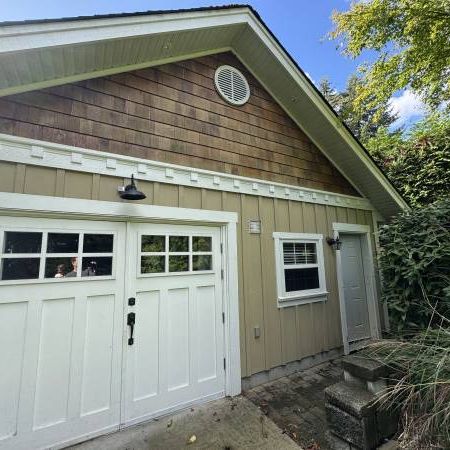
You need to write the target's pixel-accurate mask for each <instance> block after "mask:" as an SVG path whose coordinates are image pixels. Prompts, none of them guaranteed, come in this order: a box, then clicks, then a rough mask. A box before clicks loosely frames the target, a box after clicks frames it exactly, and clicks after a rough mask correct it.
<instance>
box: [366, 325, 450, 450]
mask: <svg viewBox="0 0 450 450" xmlns="http://www.w3.org/2000/svg"><path fill="white" fill-rule="evenodd" d="M365 353H366V355H367V356H370V357H371V358H374V359H377V360H381V361H383V362H384V363H385V364H387V365H388V366H389V367H391V368H392V370H393V372H394V373H395V374H397V375H394V377H393V379H392V384H391V385H390V386H389V387H388V388H387V389H386V391H385V392H384V393H383V394H382V395H381V396H380V398H379V402H381V403H384V404H389V405H390V406H391V407H400V408H401V417H402V423H401V428H402V432H401V435H400V436H399V441H400V444H401V445H402V447H403V448H405V449H408V450H413V449H414V450H419V449H420V450H425V449H426V450H431V449H446V450H448V449H450V323H449V321H448V319H446V318H445V317H442V318H441V324H440V326H434V327H433V328H431V327H429V328H428V329H426V330H425V331H422V332H420V333H418V334H417V335H416V336H414V337H413V338H411V339H408V340H405V339H396V340H394V339H387V340H383V341H380V342H377V343H375V344H373V345H371V346H370V347H369V348H368V349H366V351H365Z"/></svg>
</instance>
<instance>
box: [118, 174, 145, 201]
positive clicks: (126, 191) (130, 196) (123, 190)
mask: <svg viewBox="0 0 450 450" xmlns="http://www.w3.org/2000/svg"><path fill="white" fill-rule="evenodd" d="M119 195H120V198H123V199H124V200H143V199H144V198H145V197H146V195H145V194H144V193H143V192H141V191H138V190H137V188H136V183H135V182H134V175H133V174H131V183H130V184H127V185H126V186H124V187H120V188H119Z"/></svg>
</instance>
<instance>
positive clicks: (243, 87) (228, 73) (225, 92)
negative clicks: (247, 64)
mask: <svg viewBox="0 0 450 450" xmlns="http://www.w3.org/2000/svg"><path fill="white" fill-rule="evenodd" d="M214 80H215V82H216V88H217V91H218V92H219V94H220V95H221V97H222V98H223V99H224V100H226V101H227V102H228V103H231V104H232V105H243V104H244V103H247V101H248V99H249V97H250V86H249V85H248V83H247V80H246V79H245V77H244V75H242V73H241V72H240V71H239V70H237V69H235V68H234V67H231V66H220V67H218V68H217V69H216V73H215V75H214Z"/></svg>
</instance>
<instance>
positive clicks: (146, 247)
mask: <svg viewBox="0 0 450 450" xmlns="http://www.w3.org/2000/svg"><path fill="white" fill-rule="evenodd" d="M165 250H166V237H165V236H142V241H141V251H142V252H164V251H165Z"/></svg>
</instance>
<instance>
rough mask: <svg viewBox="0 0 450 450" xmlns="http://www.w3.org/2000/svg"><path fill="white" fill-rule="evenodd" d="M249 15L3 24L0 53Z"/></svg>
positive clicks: (209, 24) (231, 21)
mask: <svg viewBox="0 0 450 450" xmlns="http://www.w3.org/2000/svg"><path fill="white" fill-rule="evenodd" d="M249 18H250V16H249V10H248V9H247V8H242V9H225V10H212V11H192V12H182V13H168V14H149V15H148V16H145V15H143V16H133V17H123V18H122V17H115V18H103V19H98V20H96V19H89V20H74V21H61V22H50V23H42V24H28V25H27V24H24V25H11V26H3V27H0V54H1V53H8V52H19V51H26V50H32V49H37V48H51V47H55V46H64V45H74V44H77V45H80V44H83V43H87V42H95V41H104V40H110V39H126V38H131V37H137V36H146V35H155V34H163V33H171V32H177V31H181V30H182V31H189V30H196V29H204V28H217V27H224V26H230V25H238V24H245V23H248V22H249Z"/></svg>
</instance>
